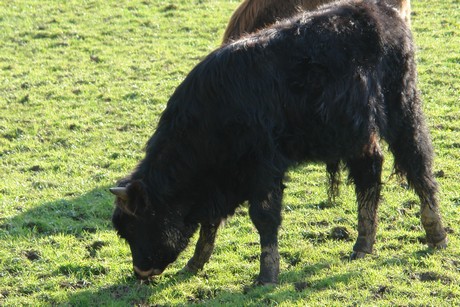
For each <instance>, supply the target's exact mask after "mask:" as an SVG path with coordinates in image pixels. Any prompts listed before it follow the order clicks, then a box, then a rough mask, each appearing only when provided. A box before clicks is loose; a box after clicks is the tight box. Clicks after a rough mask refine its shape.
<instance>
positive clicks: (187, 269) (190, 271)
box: [181, 264, 200, 275]
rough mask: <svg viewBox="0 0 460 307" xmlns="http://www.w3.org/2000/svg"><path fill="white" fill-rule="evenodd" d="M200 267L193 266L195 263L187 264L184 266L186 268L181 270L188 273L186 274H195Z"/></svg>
mask: <svg viewBox="0 0 460 307" xmlns="http://www.w3.org/2000/svg"><path fill="white" fill-rule="evenodd" d="M199 270H200V269H199V268H197V267H195V266H193V265H190V264H186V265H185V266H184V268H183V269H182V270H181V272H182V273H186V274H193V275H195V274H196V273H198V271H199Z"/></svg>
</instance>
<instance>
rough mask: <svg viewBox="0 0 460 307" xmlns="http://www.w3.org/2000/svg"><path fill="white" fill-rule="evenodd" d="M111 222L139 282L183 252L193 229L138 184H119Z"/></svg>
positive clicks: (177, 214) (143, 186)
mask: <svg viewBox="0 0 460 307" xmlns="http://www.w3.org/2000/svg"><path fill="white" fill-rule="evenodd" d="M110 192H112V193H113V194H115V195H116V196H117V197H116V199H115V205H116V206H115V211H114V212H113V216H112V222H113V225H114V227H115V229H116V230H117V232H118V235H119V236H120V237H122V238H123V239H125V240H126V241H127V242H128V244H129V247H130V249H131V254H132V257H133V265H134V271H135V272H136V275H137V276H138V277H140V278H142V279H145V278H148V277H149V276H152V275H159V274H161V273H162V272H163V270H164V269H165V268H166V267H167V266H168V264H170V263H172V262H173V261H174V260H176V258H177V256H178V255H179V253H180V252H181V251H182V250H184V249H185V247H186V246H187V244H188V241H189V239H190V237H191V236H192V235H193V232H194V231H195V230H196V227H197V226H196V225H191V224H186V223H185V222H184V218H183V215H182V214H181V212H180V211H178V210H176V209H175V208H172V207H168V206H162V205H161V204H158V203H154V202H155V201H154V200H153V199H151V198H152V197H149V193H148V190H147V187H146V186H145V184H144V183H143V182H142V181H140V180H134V181H131V180H125V181H122V182H120V184H119V186H118V187H116V188H111V189H110Z"/></svg>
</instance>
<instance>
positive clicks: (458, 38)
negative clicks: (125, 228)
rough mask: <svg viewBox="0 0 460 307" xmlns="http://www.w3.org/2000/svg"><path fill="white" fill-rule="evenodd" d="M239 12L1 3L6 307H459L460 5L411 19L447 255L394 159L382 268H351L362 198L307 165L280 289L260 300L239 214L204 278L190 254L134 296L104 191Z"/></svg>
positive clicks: (151, 1) (286, 240)
mask: <svg viewBox="0 0 460 307" xmlns="http://www.w3.org/2000/svg"><path fill="white" fill-rule="evenodd" d="M237 5H238V1H236V0H232V1H229V0H227V1H224V0H193V1H186V0H175V1H161V0H143V1H140V0H134V1H127V0H117V1H114V0H106V1H101V0H93V1H91V0H87V1H75V0H74V1H58V0H54V1H52V0H43V1H33V0H21V1H14V0H12V1H6V0H0V41H1V44H0V305H2V306H3V305H4V306H18V305H33V306H37V305H76V306H86V305H92V306H103V305H110V306H113V305H120V306H125V305H140V306H147V305H185V304H203V305H232V306H238V305H240V306H241V305H246V306H260V305H270V306H272V305H282V306H289V305H299V306H305V305H309V306H317V305H324V306H356V305H398V306H421V305H426V306H449V305H459V304H460V286H459V283H460V247H459V243H460V242H459V241H460V237H459V234H460V216H459V209H460V166H459V161H460V49H459V46H460V3H459V2H458V0H447V1H441V0H430V1H428V0H417V1H413V3H412V5H413V16H412V28H413V30H414V35H415V41H416V45H417V47H418V50H417V60H418V70H419V85H420V89H421V92H422V96H423V100H424V110H425V112H426V116H427V122H428V124H429V126H430V130H431V134H432V138H433V143H434V146H435V152H436V159H435V172H436V176H437V179H438V181H439V183H440V194H439V196H440V203H441V208H442V214H443V217H444V220H445V226H447V227H448V231H449V233H450V237H449V239H450V245H449V247H448V248H447V249H446V250H441V251H433V250H430V249H428V248H427V247H426V246H425V245H424V244H423V235H424V234H423V231H422V229H421V226H420V222H419V213H418V200H417V198H416V196H415V195H414V193H413V192H412V191H410V190H407V188H406V185H405V183H404V182H401V181H399V180H398V179H397V178H395V177H392V176H391V172H392V168H391V167H392V159H391V156H390V155H388V154H387V155H386V162H385V171H384V181H385V186H384V188H383V193H382V194H383V201H382V204H381V208H380V211H379V212H380V226H379V232H378V235H377V240H378V241H377V244H376V251H375V254H374V255H372V256H368V257H367V258H365V259H363V260H358V261H354V262H349V261H348V260H347V259H348V255H349V253H350V251H351V248H352V245H353V241H354V239H355V238H356V235H357V233H356V224H357V218H356V215H357V214H356V205H355V201H354V193H353V188H352V187H351V186H349V185H346V184H345V183H344V184H342V185H341V192H342V193H341V196H340V197H339V198H338V201H337V203H336V204H333V205H330V204H328V203H327V195H326V174H325V171H324V166H322V165H305V166H302V167H299V168H296V169H293V170H292V171H290V173H289V176H290V181H289V182H288V183H287V185H288V188H287V189H286V194H285V199H284V209H283V217H284V221H283V226H282V228H281V229H280V253H281V274H280V283H279V285H278V286H276V287H274V286H270V287H252V282H253V280H254V278H255V276H256V275H257V273H258V268H259V262H258V256H259V244H258V235H257V232H256V230H255V228H254V227H253V226H252V224H251V222H250V220H249V217H248V216H247V208H246V207H244V206H243V207H242V208H241V210H238V211H237V213H236V215H235V216H234V217H232V218H230V219H229V220H228V222H227V223H226V225H225V226H224V227H223V228H222V229H221V230H220V232H219V234H218V238H217V246H216V250H215V252H214V254H213V256H212V257H211V260H210V262H209V263H208V264H207V265H206V266H205V269H204V270H203V271H202V272H200V273H198V274H197V275H196V276H191V275H187V274H181V273H180V272H179V271H180V269H181V268H182V267H183V266H184V265H185V263H186V261H187V260H188V258H189V257H190V256H191V254H192V252H193V246H194V242H195V240H196V238H194V240H193V242H192V244H191V245H190V247H189V248H188V249H187V250H186V251H185V252H184V253H183V254H181V256H180V257H179V259H178V260H177V262H176V263H174V264H173V265H171V266H170V267H169V268H168V269H167V270H166V271H165V273H164V274H163V275H162V276H160V277H158V278H156V279H154V280H153V281H152V282H151V283H150V284H141V283H139V282H138V281H136V280H135V278H134V277H133V274H132V264H131V255H130V252H129V248H128V246H127V245H126V244H125V243H124V242H123V241H122V240H120V239H119V238H118V237H117V236H116V234H115V232H114V231H113V229H112V226H111V222H110V218H111V213H112V209H113V197H112V196H111V195H110V193H109V192H108V188H109V187H111V186H112V185H114V183H115V182H116V181H117V180H118V179H119V178H121V177H123V176H125V175H126V174H128V173H129V172H130V171H131V170H132V169H133V168H134V167H135V166H136V164H137V162H138V161H139V160H140V159H141V158H142V157H143V147H144V144H145V142H146V141H147V139H148V138H149V136H150V135H151V134H152V132H153V130H154V129H155V126H156V123H157V120H158V118H159V115H160V113H161V112H162V110H163V109H164V108H165V105H166V102H167V99H168V97H169V96H170V95H171V94H172V92H173V90H174V88H175V87H176V86H177V85H178V84H179V83H180V82H181V80H183V78H184V77H185V75H186V74H187V72H188V71H190V69H191V68H192V67H193V66H194V65H195V64H197V63H198V62H199V60H200V59H201V58H203V57H204V56H205V55H206V54H207V53H209V52H210V51H212V50H213V49H215V48H216V47H217V46H218V45H219V44H220V40H221V37H222V34H223V31H224V29H225V26H226V22H227V21H228V19H229V17H230V15H231V13H232V11H233V10H234V8H236V6H237ZM338 227H340V228H338ZM337 230H340V231H339V233H340V234H341V235H335V234H336V233H337Z"/></svg>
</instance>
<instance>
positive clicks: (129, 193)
mask: <svg viewBox="0 0 460 307" xmlns="http://www.w3.org/2000/svg"><path fill="white" fill-rule="evenodd" d="M109 190H110V192H111V193H113V194H114V195H116V196H117V200H116V201H115V204H116V206H117V207H118V208H119V209H120V210H121V211H123V212H124V213H126V214H129V215H133V216H135V215H136V213H138V212H141V211H143V210H145V209H146V208H147V204H148V201H147V193H146V189H145V186H144V184H143V182H142V181H139V180H136V181H131V182H129V183H127V185H126V186H124V187H123V186H122V187H116V188H111V189H109Z"/></svg>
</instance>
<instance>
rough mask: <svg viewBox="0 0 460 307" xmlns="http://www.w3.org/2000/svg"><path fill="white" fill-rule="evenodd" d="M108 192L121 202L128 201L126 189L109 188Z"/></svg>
mask: <svg viewBox="0 0 460 307" xmlns="http://www.w3.org/2000/svg"><path fill="white" fill-rule="evenodd" d="M109 191H110V192H111V193H112V194H113V195H115V196H117V197H119V198H121V199H122V200H128V192H127V191H126V187H116V188H110V189H109Z"/></svg>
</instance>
